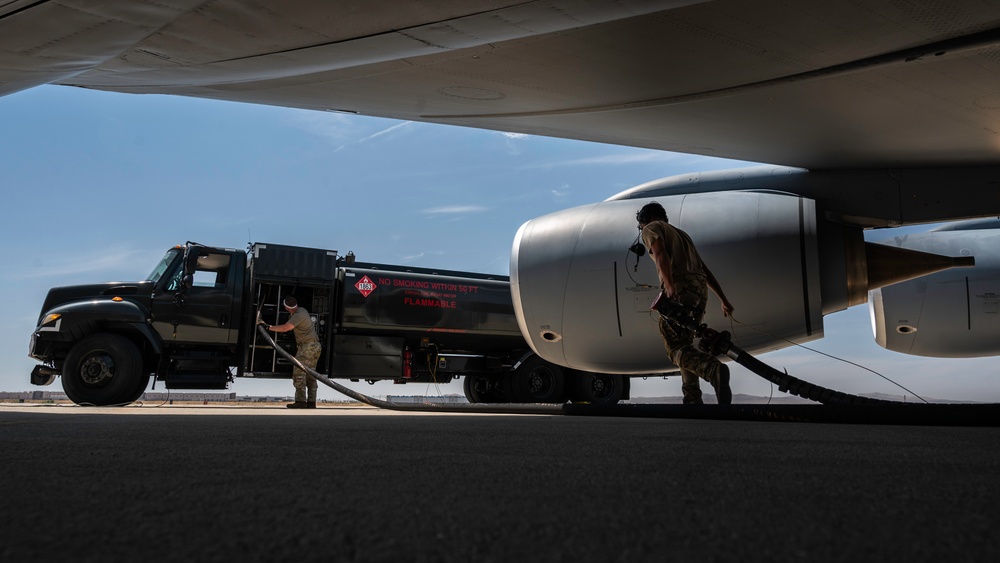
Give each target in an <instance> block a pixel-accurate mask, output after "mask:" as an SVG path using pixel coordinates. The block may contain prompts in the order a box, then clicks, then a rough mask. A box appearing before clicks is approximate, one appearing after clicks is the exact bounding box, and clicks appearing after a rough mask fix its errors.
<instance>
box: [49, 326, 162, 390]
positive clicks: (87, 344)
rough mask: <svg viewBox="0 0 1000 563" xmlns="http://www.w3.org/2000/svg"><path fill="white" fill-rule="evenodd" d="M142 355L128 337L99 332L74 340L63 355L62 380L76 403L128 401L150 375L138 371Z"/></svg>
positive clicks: (64, 387)
mask: <svg viewBox="0 0 1000 563" xmlns="http://www.w3.org/2000/svg"><path fill="white" fill-rule="evenodd" d="M141 371H142V355H141V354H139V349H138V348H136V346H135V344H133V343H132V341H131V340H129V339H128V338H125V337H124V336H121V335H119V334H110V333H100V334H95V335H92V336H88V337H87V338H84V339H83V340H81V341H80V342H77V343H76V345H75V346H73V348H72V349H71V350H70V351H69V354H67V355H66V362H65V363H64V364H63V373H62V384H63V390H64V391H66V396H67V397H69V398H70V400H71V401H73V402H74V403H76V404H78V405H95V406H108V405H119V404H128V403H131V402H132V401H134V400H135V399H136V398H138V396H139V395H141V394H142V392H141V391H139V392H138V393H136V391H137V390H139V389H140V387H141V388H142V389H145V385H141V383H148V382H149V376H148V375H144V374H142V373H141Z"/></svg>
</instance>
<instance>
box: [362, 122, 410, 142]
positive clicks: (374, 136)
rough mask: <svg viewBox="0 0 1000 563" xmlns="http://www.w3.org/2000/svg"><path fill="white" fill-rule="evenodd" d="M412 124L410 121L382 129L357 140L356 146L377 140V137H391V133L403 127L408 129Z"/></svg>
mask: <svg viewBox="0 0 1000 563" xmlns="http://www.w3.org/2000/svg"><path fill="white" fill-rule="evenodd" d="M412 124H413V122H412V121H404V122H403V123H399V124H396V125H393V126H392V127H388V128H386V129H383V130H381V131H378V132H376V133H372V134H371V135H368V136H367V137H365V138H364V139H361V140H359V141H358V144H361V143H367V142H368V141H371V140H372V139H377V138H379V137H384V136H386V135H391V134H392V133H394V132H398V131H399V130H401V129H403V128H404V127H409V126H410V125H412Z"/></svg>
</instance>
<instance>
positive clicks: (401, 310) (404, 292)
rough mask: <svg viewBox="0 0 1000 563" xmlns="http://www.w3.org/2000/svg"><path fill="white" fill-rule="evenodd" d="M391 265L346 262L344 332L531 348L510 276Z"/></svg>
mask: <svg viewBox="0 0 1000 563" xmlns="http://www.w3.org/2000/svg"><path fill="white" fill-rule="evenodd" d="M389 268H390V267H379V266H374V265H372V266H369V267H365V266H359V267H353V266H352V267H345V268H344V272H343V276H344V277H343V280H344V291H343V301H342V304H341V307H342V315H341V319H340V320H341V327H342V329H343V332H344V333H346V334H350V333H359V334H360V333H363V334H382V333H384V334H391V335H394V336H401V335H409V336H414V337H426V338H429V339H430V340H431V341H433V342H435V343H438V344H439V345H441V346H446V347H448V348H451V349H458V350H461V349H470V350H471V349H475V350H477V351H479V352H486V351H492V350H510V349H516V348H522V349H524V348H525V342H524V339H523V337H522V336H521V332H520V330H519V329H518V325H517V321H516V320H515V318H514V307H513V303H512V302H511V295H510V283H509V281H508V279H507V277H506V276H492V277H485V276H484V277H472V276H463V275H461V273H460V272H448V273H435V272H429V271H400V270H396V269H389Z"/></svg>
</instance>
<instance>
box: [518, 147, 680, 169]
mask: <svg viewBox="0 0 1000 563" xmlns="http://www.w3.org/2000/svg"><path fill="white" fill-rule="evenodd" d="M684 158H687V155H680V154H677V153H670V152H662V151H653V150H650V151H642V152H630V153H626V154H607V155H601V156H590V157H586V158H573V159H567V160H549V161H546V162H543V163H538V164H529V165H527V166H523V167H521V168H522V170H531V169H547V168H564V167H571V166H572V167H579V166H630V165H635V164H649V163H668V162H669V163H674V162H678V161H680V160H682V159H684Z"/></svg>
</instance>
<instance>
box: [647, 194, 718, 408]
mask: <svg viewBox="0 0 1000 563" xmlns="http://www.w3.org/2000/svg"><path fill="white" fill-rule="evenodd" d="M636 220H637V221H638V222H639V229H641V231H642V241H643V243H644V244H645V245H646V248H648V249H649V256H650V258H652V260H653V263H654V264H655V265H656V272H657V274H658V275H659V278H660V287H661V288H662V290H663V296H664V297H665V298H667V299H672V300H675V301H679V302H681V303H683V304H684V305H687V306H689V307H693V308H694V309H696V310H698V311H699V314H698V315H697V318H696V319H695V322H696V324H698V323H701V319H702V317H703V316H704V314H705V305H706V303H707V302H708V290H707V288H711V289H712V291H713V292H715V294H716V295H718V296H719V299H720V300H721V301H722V314H723V315H725V316H729V315H731V314H732V312H733V309H734V307H733V305H732V304H731V303H730V302H729V300H728V299H727V298H726V295H725V293H723V291H722V286H720V285H719V282H718V280H716V279H715V276H714V275H713V274H712V272H711V270H709V269H708V266H706V265H705V262H704V261H702V259H701V256H700V255H699V254H698V250H697V249H696V248H695V246H694V243H693V242H692V241H691V237H690V236H688V234H687V233H685V232H684V231H682V230H680V229H678V228H676V227H674V226H673V225H670V224H669V223H668V221H667V212H666V210H664V209H663V207H662V206H661V205H660V204H659V203H656V202H653V203H649V204H646V205H644V206H643V207H642V209H640V210H639V212H638V213H636ZM660 334H661V335H662V336H663V345H664V347H665V348H666V349H667V356H669V357H670V361H671V362H673V363H674V365H676V366H677V367H678V368H680V371H681V392H682V393H683V395H684V403H685V404H698V405H700V404H702V399H701V386H700V384H699V382H698V378H699V377H700V378H702V379H704V380H705V381H708V382H709V383H711V384H712V387H714V388H715V393H716V396H717V397H718V400H719V404H724V405H728V404H730V403H732V401H733V392H732V390H731V389H730V387H729V367H728V366H726V365H725V364H723V363H722V362H720V361H719V360H718V359H717V358H715V357H714V356H712V355H710V354H706V353H704V352H702V351H701V350H699V349H698V348H697V347H695V346H694V344H693V343H694V333H693V332H691V331H689V330H686V329H683V328H679V327H675V326H673V325H670V324H669V323H667V322H666V321H665V320H664V319H662V318H661V319H660Z"/></svg>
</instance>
